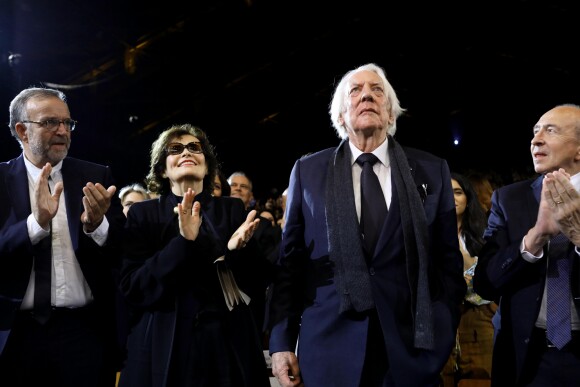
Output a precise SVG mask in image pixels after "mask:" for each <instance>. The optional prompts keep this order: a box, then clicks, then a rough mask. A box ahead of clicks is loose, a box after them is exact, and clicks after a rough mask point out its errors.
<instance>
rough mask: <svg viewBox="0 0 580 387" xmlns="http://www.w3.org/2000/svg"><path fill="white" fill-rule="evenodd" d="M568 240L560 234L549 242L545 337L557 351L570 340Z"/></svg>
mask: <svg viewBox="0 0 580 387" xmlns="http://www.w3.org/2000/svg"><path fill="white" fill-rule="evenodd" d="M567 248H568V239H567V238H566V237H565V236H564V235H563V234H561V233H559V234H558V235H556V236H555V237H553V238H552V239H551V240H550V245H549V251H548V252H549V257H548V274H547V279H546V280H547V292H548V294H547V298H546V325H547V329H546V330H547V332H546V335H547V337H548V340H550V341H551V342H552V344H554V345H555V346H556V347H557V348H558V349H562V348H563V347H564V346H565V345H566V344H567V343H568V342H569V341H570V340H571V339H572V333H571V326H570V270H569V265H570V260H569V258H568V254H567Z"/></svg>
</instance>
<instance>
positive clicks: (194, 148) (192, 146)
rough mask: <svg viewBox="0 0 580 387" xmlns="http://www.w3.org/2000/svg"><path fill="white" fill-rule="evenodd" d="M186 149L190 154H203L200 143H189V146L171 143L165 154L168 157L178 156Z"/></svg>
mask: <svg viewBox="0 0 580 387" xmlns="http://www.w3.org/2000/svg"><path fill="white" fill-rule="evenodd" d="M185 148H187V150H188V151H189V152H190V153H203V148H202V147H201V143H200V142H190V143H189V144H181V143H179V142H173V143H171V144H169V145H167V147H166V148H165V150H166V151H167V154H169V155H180V154H181V153H183V150H184V149H185Z"/></svg>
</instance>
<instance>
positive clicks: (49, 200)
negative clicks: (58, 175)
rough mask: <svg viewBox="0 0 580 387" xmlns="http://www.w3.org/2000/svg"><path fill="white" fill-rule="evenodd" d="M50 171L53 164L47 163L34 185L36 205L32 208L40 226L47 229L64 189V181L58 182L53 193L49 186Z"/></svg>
mask: <svg viewBox="0 0 580 387" xmlns="http://www.w3.org/2000/svg"><path fill="white" fill-rule="evenodd" d="M50 172H52V165H50V163H46V165H45V166H44V167H42V171H41V172H40V176H39V177H38V180H37V181H36V185H35V186H34V197H35V199H36V206H34V208H32V214H33V215H34V218H35V219H36V221H37V222H38V224H39V225H40V227H42V228H43V229H45V230H47V229H48V228H49V224H50V221H51V220H52V218H54V217H55V216H56V213H57V211H58V203H59V200H60V194H61V193H62V191H63V185H62V183H61V182H58V183H56V185H55V186H54V192H53V193H52V194H51V192H50V189H49V187H48V177H49V176H50Z"/></svg>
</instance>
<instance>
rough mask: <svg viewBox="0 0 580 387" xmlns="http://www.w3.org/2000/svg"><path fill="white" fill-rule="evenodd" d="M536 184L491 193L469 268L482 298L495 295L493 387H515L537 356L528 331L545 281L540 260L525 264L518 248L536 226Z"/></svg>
mask: <svg viewBox="0 0 580 387" xmlns="http://www.w3.org/2000/svg"><path fill="white" fill-rule="evenodd" d="M542 180H543V176H540V177H538V178H536V179H531V180H525V181H520V182H516V183H513V184H510V185H507V186H504V187H501V188H499V189H497V190H496V191H495V192H494V193H493V196H492V207H491V213H490V216H489V220H488V226H487V229H486V231H485V239H486V244H485V246H484V248H483V249H482V251H481V253H480V254H479V261H478V264H477V267H476V269H475V275H474V289H475V291H476V292H477V293H478V294H479V295H481V296H482V297H483V298H485V299H488V300H498V299H499V298H500V297H501V303H500V309H501V329H500V330H499V333H498V335H497V337H496V340H495V347H494V354H493V364H492V370H493V371H492V382H493V384H494V385H498V386H500V385H513V386H515V385H518V384H517V383H519V382H520V381H521V380H522V377H524V378H525V377H526V376H530V374H532V372H531V371H530V368H528V369H527V371H525V370H524V369H525V368H524V367H525V365H526V364H533V363H534V362H536V361H538V359H532V357H533V356H532V357H530V355H531V354H532V355H537V354H534V351H530V348H532V345H531V344H532V341H537V339H538V337H536V336H537V335H534V334H533V333H534V327H535V323H536V320H537V318H538V314H539V312H540V306H541V301H542V296H543V292H544V285H545V281H546V260H545V259H541V260H539V261H538V262H536V263H530V262H528V261H526V260H525V259H523V258H522V256H521V253H520V246H521V243H522V240H523V238H524V236H525V235H526V234H527V232H528V231H529V230H530V229H531V228H532V227H533V226H534V225H535V223H536V220H537V216H538V210H539V206H540V196H541V191H542ZM546 254H547V251H544V256H546ZM573 255H574V259H573V261H572V265H573V266H572V272H573V273H576V274H573V275H572V278H571V280H572V281H571V285H572V286H571V291H572V294H573V296H574V297H575V302H576V307H577V309H578V310H580V308H579V307H580V301H579V300H580V297H579V296H580V291H579V289H578V274H579V273H580V272H579V271H578V256H577V254H573ZM539 339H541V340H543V343H534V344H543V346H544V348H545V337H543V338H539ZM534 348H535V345H534ZM527 361H529V362H531V363H526V362H527ZM534 368H535V367H534V366H532V369H534ZM516 381H517V382H516Z"/></svg>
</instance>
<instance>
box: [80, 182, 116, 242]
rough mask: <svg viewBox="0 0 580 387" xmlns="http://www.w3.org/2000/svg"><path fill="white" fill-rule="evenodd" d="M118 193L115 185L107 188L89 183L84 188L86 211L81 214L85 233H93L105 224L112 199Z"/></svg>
mask: <svg viewBox="0 0 580 387" xmlns="http://www.w3.org/2000/svg"><path fill="white" fill-rule="evenodd" d="M116 191H117V187H115V186H114V185H112V186H110V187H109V188H106V189H105V187H104V186H103V185H102V184H100V183H97V184H93V183H91V182H88V183H87V184H86V185H85V186H84V187H83V193H84V194H85V196H83V206H84V208H85V210H84V211H83V213H82V214H81V222H82V223H83V229H84V230H85V232H93V231H95V230H96V229H97V227H99V225H100V224H101V223H102V222H103V218H104V217H105V214H106V213H107V211H108V210H109V207H110V206H111V199H112V198H113V195H114V194H115V192H116Z"/></svg>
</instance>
